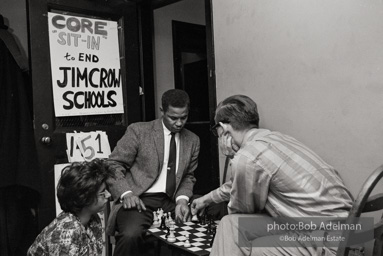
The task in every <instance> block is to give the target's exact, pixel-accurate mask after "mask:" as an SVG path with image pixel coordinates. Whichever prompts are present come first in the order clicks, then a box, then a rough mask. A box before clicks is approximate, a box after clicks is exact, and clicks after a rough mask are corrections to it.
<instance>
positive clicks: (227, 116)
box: [214, 95, 259, 130]
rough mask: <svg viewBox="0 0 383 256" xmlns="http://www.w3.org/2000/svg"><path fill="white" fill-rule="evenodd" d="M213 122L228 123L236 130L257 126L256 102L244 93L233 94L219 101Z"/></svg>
mask: <svg viewBox="0 0 383 256" xmlns="http://www.w3.org/2000/svg"><path fill="white" fill-rule="evenodd" d="M214 119H215V123H216V124H217V123H218V122H223V123H230V124H231V126H232V127H233V128H234V129H236V130H244V129H246V128H251V127H255V128H258V127H259V114H258V108H257V104H256V103H255V102H254V101H253V100H252V99H251V98H249V97H247V96H245V95H233V96H230V97H228V98H226V99H225V100H223V101H222V102H220V103H219V104H218V106H217V109H216V111H215V118H214Z"/></svg>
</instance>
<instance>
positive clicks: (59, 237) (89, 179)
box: [27, 159, 114, 256]
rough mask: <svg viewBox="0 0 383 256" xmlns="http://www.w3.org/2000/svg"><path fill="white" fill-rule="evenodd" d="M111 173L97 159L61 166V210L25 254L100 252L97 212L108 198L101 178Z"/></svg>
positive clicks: (99, 223) (100, 233)
mask: <svg viewBox="0 0 383 256" xmlns="http://www.w3.org/2000/svg"><path fill="white" fill-rule="evenodd" d="M113 175H114V173H113V171H112V169H111V168H110V167H109V166H108V165H107V163H106V161H104V160H100V159H95V160H93V161H91V162H83V163H72V164H71V165H70V166H67V167H65V168H64V169H63V170H62V173H61V177H60V180H59V183H58V185H57V198H58V201H59V203H60V206H61V209H62V210H63V212H61V213H60V214H59V215H58V216H57V217H56V218H55V219H54V220H53V221H52V222H51V223H50V224H49V225H48V226H47V227H45V228H44V229H43V231H42V232H41V233H40V234H39V235H38V236H37V238H36V240H35V242H34V243H33V244H32V246H31V247H30V248H29V250H28V253H27V255H28V256H32V255H39V256H40V255H41V256H46V255H68V256H72V255H73V256H75V255H76V256H77V255H101V254H102V250H103V239H102V226H101V220H100V218H99V216H98V215H97V213H98V212H101V211H103V209H104V207H105V205H106V204H107V202H108V201H109V197H110V193H109V192H108V191H107V190H106V184H105V181H106V179H108V178H109V177H113Z"/></svg>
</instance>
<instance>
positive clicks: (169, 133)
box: [162, 121, 180, 148]
mask: <svg viewBox="0 0 383 256" xmlns="http://www.w3.org/2000/svg"><path fill="white" fill-rule="evenodd" d="M162 127H163V128H164V136H170V135H171V133H172V132H171V131H170V130H169V129H168V128H167V127H166V126H165V124H164V121H162ZM175 135H176V142H178V138H179V136H180V134H179V133H178V132H177V133H175ZM177 148H178V146H177Z"/></svg>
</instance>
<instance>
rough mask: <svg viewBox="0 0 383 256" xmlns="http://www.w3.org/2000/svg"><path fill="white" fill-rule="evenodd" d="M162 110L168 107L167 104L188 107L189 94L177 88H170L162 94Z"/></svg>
mask: <svg viewBox="0 0 383 256" xmlns="http://www.w3.org/2000/svg"><path fill="white" fill-rule="evenodd" d="M161 101H162V110H163V111H164V112H166V111H167V110H168V108H169V106H172V107H175V108H184V107H186V106H187V107H188V109H189V107H190V99H189V95H188V94H187V93H186V92H185V91H183V90H179V89H171V90H168V91H166V92H164V94H162V98H161Z"/></svg>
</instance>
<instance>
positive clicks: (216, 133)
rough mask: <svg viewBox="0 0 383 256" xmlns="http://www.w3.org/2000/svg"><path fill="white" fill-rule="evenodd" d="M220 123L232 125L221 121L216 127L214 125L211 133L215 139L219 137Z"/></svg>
mask: <svg viewBox="0 0 383 256" xmlns="http://www.w3.org/2000/svg"><path fill="white" fill-rule="evenodd" d="M220 123H224V124H228V123H230V121H227V120H224V121H219V122H217V123H216V124H215V125H213V126H212V127H211V128H210V131H211V132H212V133H213V135H214V136H215V137H219V134H218V131H217V128H218V127H220V126H221V124H220Z"/></svg>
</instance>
